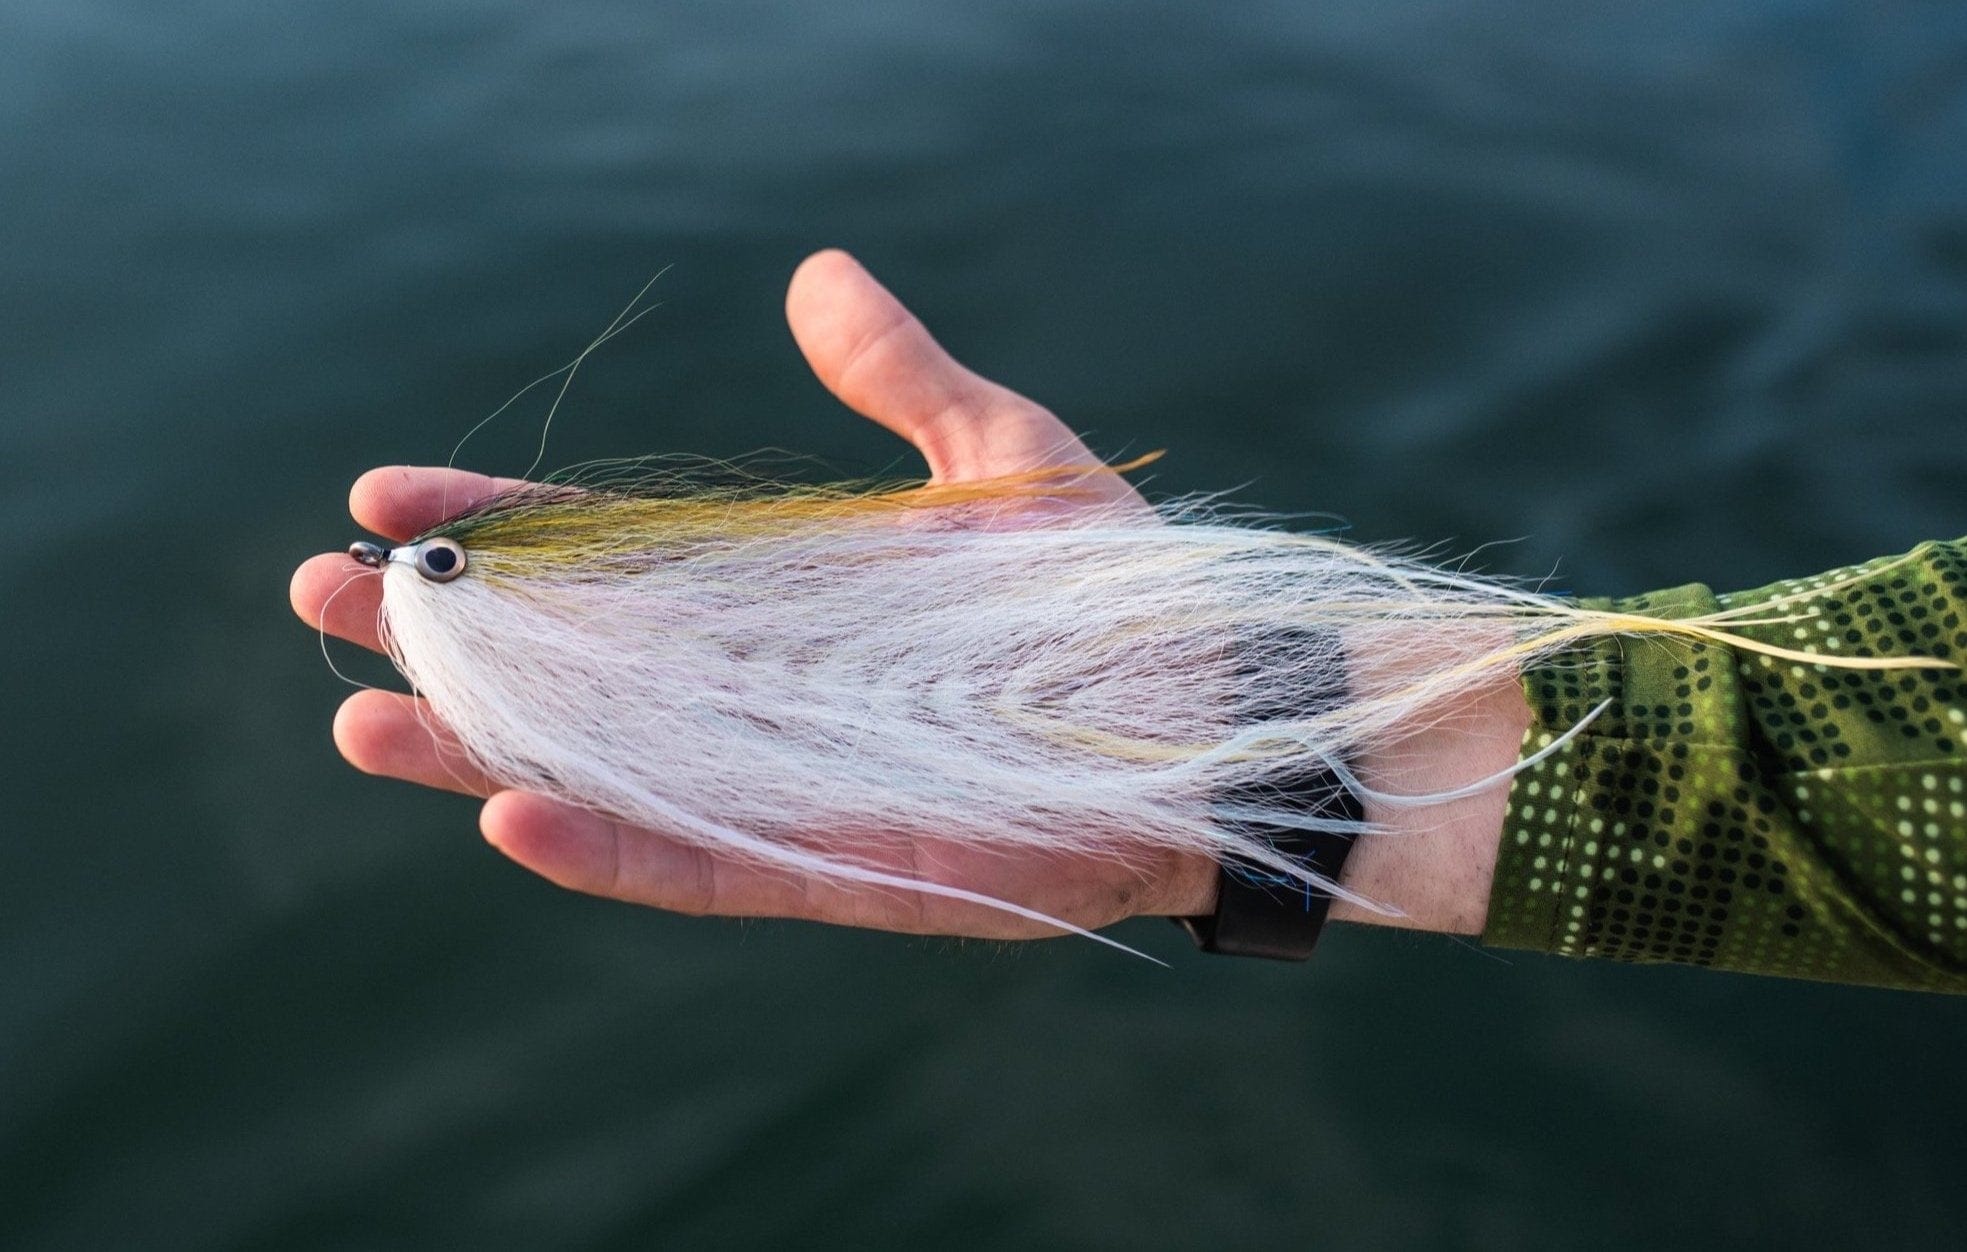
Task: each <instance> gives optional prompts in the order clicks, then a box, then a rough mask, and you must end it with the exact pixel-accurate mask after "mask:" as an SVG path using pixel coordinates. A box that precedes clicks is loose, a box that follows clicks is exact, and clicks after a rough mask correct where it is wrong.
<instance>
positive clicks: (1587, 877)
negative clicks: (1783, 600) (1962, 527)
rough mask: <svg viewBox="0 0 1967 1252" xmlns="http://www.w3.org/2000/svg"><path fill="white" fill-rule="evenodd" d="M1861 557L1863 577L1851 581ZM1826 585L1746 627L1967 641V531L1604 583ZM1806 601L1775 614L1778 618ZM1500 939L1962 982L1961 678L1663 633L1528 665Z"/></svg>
mask: <svg viewBox="0 0 1967 1252" xmlns="http://www.w3.org/2000/svg"><path fill="white" fill-rule="evenodd" d="M1853 575H1866V577H1863V578H1861V579H1860V580H1859V581H1856V582H1847V580H1848V579H1850V578H1851V577H1852V576H1853ZM1839 583H1842V584H1844V585H1842V586H1838V587H1832V589H1831V590H1829V591H1827V592H1823V593H1822V594H1818V595H1814V596H1811V597H1810V598H1809V599H1808V600H1806V601H1804V602H1802V603H1801V604H1799V605H1790V606H1787V607H1784V608H1782V609H1780V610H1774V611H1771V612H1769V613H1766V614H1757V613H1752V612H1751V613H1748V614H1746V616H1747V617H1748V619H1749V620H1750V621H1755V620H1756V619H1758V618H1760V619H1763V620H1761V621H1760V622H1759V623H1758V624H1754V625H1748V626H1742V627H1740V628H1739V633H1740V634H1742V635H1745V636H1748V637H1750V638H1753V639H1756V640H1759V641H1763V642H1768V643H1775V644H1781V645H1783V646H1785V647H1788V648H1791V649H1795V650H1799V651H1807V652H1818V653H1824V654H1834V655H1843V656H1906V655H1912V654H1918V655H1923V656H1930V657H1938V658H1948V659H1959V658H1961V657H1967V540H1962V541H1956V542H1953V543H1929V544H1924V545H1922V546H1921V547H1919V548H1917V549H1915V550H1914V551H1913V552H1912V553H1911V554H1910V555H1909V556H1907V557H1903V558H1899V559H1898V560H1880V561H1875V562H1872V563H1871V564H1869V565H1867V566H1862V567H1857V568H1854V569H1847V570H1838V571H1833V572H1831V573H1828V574H1824V575H1822V576H1820V577H1817V578H1813V579H1805V580H1802V581H1799V582H1787V583H1778V584H1776V585H1775V586H1773V587H1765V588H1763V589H1761V590H1760V591H1751V592H1745V593H1742V594H1739V595H1728V596H1720V597H1717V596H1715V595H1714V594H1712V593H1711V592H1709V591H1708V589H1707V588H1705V587H1702V586H1699V585H1690V586H1686V587H1676V588H1674V589H1672V590H1669V591H1661V592H1656V593H1653V594H1651V595H1645V596H1639V597H1637V598H1634V599H1630V600H1621V601H1617V602H1612V601H1602V600H1601V601H1588V602H1586V603H1587V604H1588V605H1590V606H1591V607H1608V606H1615V607H1618V608H1621V609H1630V610H1633V611H1637V612H1644V613H1650V614H1653V615H1655V616H1661V617H1691V616H1695V615H1698V614H1702V613H1711V612H1714V611H1716V610H1717V609H1738V608H1747V607H1749V606H1754V605H1757V604H1766V603H1768V602H1769V601H1772V600H1775V599H1777V598H1778V597H1782V596H1791V595H1794V594H1796V593H1798V592H1810V591H1814V590H1817V589H1821V588H1826V587H1831V585H1832V584H1839ZM1798 613H1807V614H1809V615H1808V616H1804V617H1802V618H1800V619H1799V620H1790V621H1783V622H1773V621H1769V620H1767V619H1768V618H1772V617H1791V618H1795V617H1796V615H1797V614H1798ZM1523 685H1524V690H1525V692H1526V693H1527V694H1528V696H1529V701H1530V707H1531V710H1532V713H1533V717H1534V720H1533V722H1532V724H1531V727H1530V730H1529V732H1528V734H1527V735H1526V736H1525V738H1524V746H1523V750H1524V753H1525V754H1526V755H1528V754H1530V753H1533V752H1535V751H1536V750H1537V749H1539V748H1541V747H1545V746H1548V745H1549V744H1551V743H1552V742H1554V741H1555V740H1556V739H1557V738H1558V737H1559V736H1560V735H1562V734H1563V733H1564V731H1566V730H1567V729H1569V728H1571V727H1573V726H1575V725H1576V724H1577V723H1578V722H1579V721H1580V720H1581V719H1582V718H1583V717H1584V716H1585V715H1586V714H1587V713H1588V712H1589V711H1590V710H1591V709H1593V708H1595V707H1596V706H1597V705H1598V704H1599V703H1600V702H1601V701H1606V700H1609V701H1611V704H1610V706H1609V707H1608V708H1607V709H1606V711H1605V712H1604V713H1603V714H1601V715H1600V716H1599V717H1598V718H1597V719H1596V720H1595V721H1593V722H1592V723H1591V725H1590V726H1589V727H1588V728H1586V730H1585V731H1584V733H1582V734H1580V735H1579V736H1578V737H1577V738H1575V739H1574V740H1572V741H1571V742H1570V743H1569V744H1567V745H1566V746H1565V747H1563V748H1562V749H1560V750H1559V751H1558V752H1557V753H1555V754H1554V755H1552V756H1550V757H1548V758H1546V759H1545V760H1543V761H1541V762H1539V763H1538V764H1536V765H1534V766H1532V767H1529V768H1526V769H1525V770H1523V771H1522V772H1521V773H1520V774H1519V775H1518V776H1517V778H1516V780H1515V783H1514V784H1513V786H1512V787H1511V789H1510V795H1509V812H1508V816H1507V817H1506V818H1505V819H1504V824H1503V835H1502V848H1501V852H1500V855H1499V857H1498V859H1497V865H1496V877H1495V884H1494V889H1493V892H1492V895H1491V898H1490V904H1489V917H1488V924H1487V928H1486V930H1485V932H1484V934H1483V940H1484V942H1486V943H1491V944H1496V945H1500V946H1503V947H1511V948H1532V949H1536V950H1539V951H1544V952H1557V953H1561V954H1563V955H1566V956H1596V957H1609V958H1611V959H1613V960H1620V961H1647V962H1653V961H1670V962H1679V963H1684V964H1688V965H1703V966H1709V967H1711V968H1714V969H1733V970H1747V971H1752V972H1755V973H1763V974H1782V975H1787V976H1790V977H1794V978H1817V979H1826V980H1830V981H1835V982H1850V983H1870V984H1875V985H1879V986H1887V987H1910V988H1920V989H1925V990H1931V991H1954V992H1967V752H1963V748H1964V747H1967V683H1963V681H1962V674H1961V672H1960V671H1959V670H1957V669H1940V668H1931V669H1919V670H1883V671H1880V670H1853V669H1838V668H1834V667H1831V666H1827V665H1812V664H1803V663H1798V662H1794V661H1789V660H1783V659H1775V658H1770V657H1766V656H1762V655H1758V654H1755V653H1751V652H1747V651H1743V650H1737V649H1730V648H1726V647H1720V646H1715V645H1709V644H1702V643H1692V642H1681V641H1679V640H1669V639H1667V638H1665V637H1662V636H1646V637H1625V638H1618V639H1607V640H1603V641H1600V642H1597V643H1594V644H1592V645H1590V646H1589V647H1586V648H1581V649H1579V650H1578V651H1576V652H1572V653H1569V654H1567V655H1565V656H1563V657H1560V658H1558V659H1556V660H1553V661H1551V662H1549V663H1546V664H1542V665H1539V666H1537V667H1535V668H1533V669H1531V670H1529V671H1527V672H1526V673H1525V674H1524V677H1523Z"/></svg>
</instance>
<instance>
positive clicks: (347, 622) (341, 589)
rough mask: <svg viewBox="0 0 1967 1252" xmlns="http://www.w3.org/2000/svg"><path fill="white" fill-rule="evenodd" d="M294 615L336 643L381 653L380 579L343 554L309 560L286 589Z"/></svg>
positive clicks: (325, 554)
mask: <svg viewBox="0 0 1967 1252" xmlns="http://www.w3.org/2000/svg"><path fill="white" fill-rule="evenodd" d="M287 596H288V598H289V599H291V600H292V601H293V604H294V612H295V613H296V614H297V615H298V616H299V617H300V619H301V620H302V621H303V622H306V623H307V624H308V625H309V626H312V627H314V628H315V629H316V630H325V631H327V632H328V633H329V634H331V635H333V636H335V637H336V638H338V639H346V640H348V641H349V642H350V643H359V644H361V645H362V646H363V647H365V648H372V649H374V650H376V651H381V650H382V645H381V643H380V642H379V641H378V639H377V637H376V622H377V617H378V614H380V613H381V611H382V575H381V573H380V572H379V571H377V570H372V569H369V568H368V567H367V566H363V565H358V564H356V563H355V561H353V560H351V559H350V558H349V557H348V556H347V555H346V554H345V553H340V552H324V553H322V554H321V555H320V556H314V557H309V558H308V559H307V560H306V561H304V562H302V563H301V567H300V568H299V569H297V570H295V571H294V578H293V581H292V582H291V583H289V584H288V585H287Z"/></svg>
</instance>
